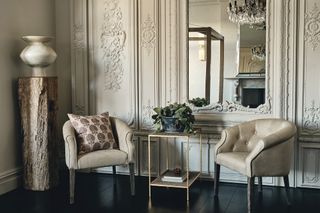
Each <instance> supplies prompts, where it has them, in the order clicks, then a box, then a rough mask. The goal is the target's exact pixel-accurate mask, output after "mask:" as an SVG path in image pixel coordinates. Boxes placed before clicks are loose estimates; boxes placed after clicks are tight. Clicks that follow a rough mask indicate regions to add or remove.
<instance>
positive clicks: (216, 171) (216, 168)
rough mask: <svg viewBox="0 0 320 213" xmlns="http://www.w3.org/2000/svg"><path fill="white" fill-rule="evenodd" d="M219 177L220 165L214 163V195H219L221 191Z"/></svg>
mask: <svg viewBox="0 0 320 213" xmlns="http://www.w3.org/2000/svg"><path fill="white" fill-rule="evenodd" d="M219 179H220V165H219V164H217V163H214V191H213V193H214V196H218V193H219Z"/></svg>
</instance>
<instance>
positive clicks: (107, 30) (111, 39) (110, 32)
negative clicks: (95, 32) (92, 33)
mask: <svg viewBox="0 0 320 213" xmlns="http://www.w3.org/2000/svg"><path fill="white" fill-rule="evenodd" d="M104 7H105V8H104V15H103V18H104V21H103V25H102V26H101V28H102V33H101V37H100V43H101V48H102V50H103V52H104V54H103V58H102V60H103V62H104V75H105V76H104V79H105V85H104V86H105V90H113V91H117V90H119V89H121V85H122V81H123V75H124V68H123V60H122V58H123V51H124V46H125V42H126V32H125V31H124V30H123V23H122V17H123V16H122V11H121V8H120V7H119V0H106V1H105V2H104Z"/></svg>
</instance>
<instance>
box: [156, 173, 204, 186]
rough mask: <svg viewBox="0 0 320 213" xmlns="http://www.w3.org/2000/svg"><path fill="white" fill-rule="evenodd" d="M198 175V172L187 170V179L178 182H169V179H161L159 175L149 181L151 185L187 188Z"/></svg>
mask: <svg viewBox="0 0 320 213" xmlns="http://www.w3.org/2000/svg"><path fill="white" fill-rule="evenodd" d="M199 176H200V172H189V180H188V181H187V180H185V181H183V182H182V183H179V182H169V181H162V180H161V178H162V176H160V177H157V178H156V179H154V180H153V181H152V182H151V184H150V185H151V186H159V187H171V188H183V189H186V188H189V187H190V186H191V185H192V183H193V182H194V181H195V180H196V179H197V178H198V177H199Z"/></svg>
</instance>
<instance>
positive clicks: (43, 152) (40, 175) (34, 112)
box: [18, 77, 59, 191]
mask: <svg viewBox="0 0 320 213" xmlns="http://www.w3.org/2000/svg"><path fill="white" fill-rule="evenodd" d="M57 84H58V83H57V77H25V78H19V79H18V93H19V94H18V95H19V107H20V116H21V126H22V130H23V165H24V173H23V183H24V188H25V189H29V190H35V191H44V190H48V189H50V188H52V187H54V186H56V185H57V184H58V179H59V175H58V152H57V145H58V144H57V142H58V141H57V131H56V130H57V124H56V123H57V89H58V88H57Z"/></svg>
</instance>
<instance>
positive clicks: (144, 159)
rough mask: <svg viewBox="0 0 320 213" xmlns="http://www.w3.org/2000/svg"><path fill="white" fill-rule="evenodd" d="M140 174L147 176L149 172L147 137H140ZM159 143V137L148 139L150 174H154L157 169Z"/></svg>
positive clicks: (156, 172)
mask: <svg viewBox="0 0 320 213" xmlns="http://www.w3.org/2000/svg"><path fill="white" fill-rule="evenodd" d="M139 146H140V148H139V149H140V153H139V155H140V156H139V159H140V175H144V176H147V175H148V174H149V165H148V138H147V137H140V143H139ZM159 150H160V143H159V139H156V138H152V139H151V141H150V154H151V155H150V159H151V168H150V170H151V175H152V176H156V175H157V174H158V171H159V166H160V167H161V165H159V157H160V152H159Z"/></svg>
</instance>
